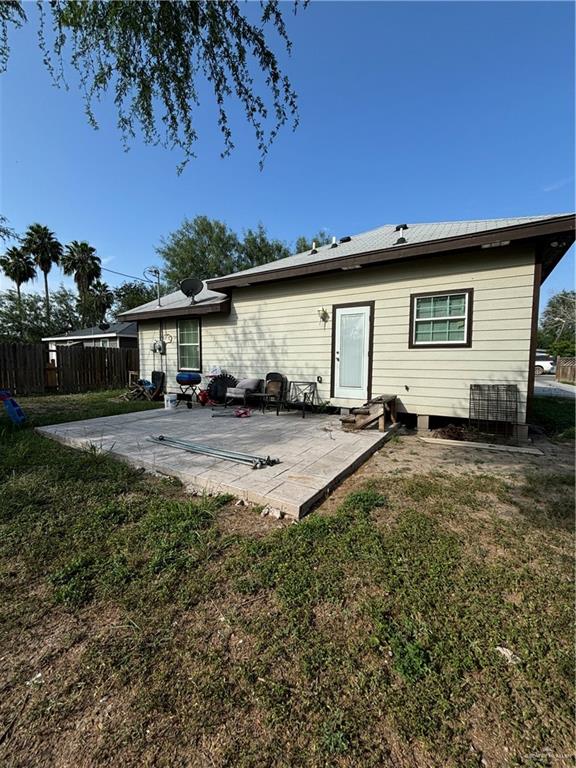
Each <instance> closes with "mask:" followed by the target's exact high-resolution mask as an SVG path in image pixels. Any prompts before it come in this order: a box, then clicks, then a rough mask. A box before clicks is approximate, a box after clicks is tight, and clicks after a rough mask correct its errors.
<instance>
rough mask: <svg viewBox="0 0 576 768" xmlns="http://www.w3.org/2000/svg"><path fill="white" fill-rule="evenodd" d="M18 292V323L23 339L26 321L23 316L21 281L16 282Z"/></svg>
mask: <svg viewBox="0 0 576 768" xmlns="http://www.w3.org/2000/svg"><path fill="white" fill-rule="evenodd" d="M16 293H17V295H18V324H19V326H20V340H21V341H23V338H22V337H23V336H24V321H23V318H22V290H21V288H20V283H16Z"/></svg>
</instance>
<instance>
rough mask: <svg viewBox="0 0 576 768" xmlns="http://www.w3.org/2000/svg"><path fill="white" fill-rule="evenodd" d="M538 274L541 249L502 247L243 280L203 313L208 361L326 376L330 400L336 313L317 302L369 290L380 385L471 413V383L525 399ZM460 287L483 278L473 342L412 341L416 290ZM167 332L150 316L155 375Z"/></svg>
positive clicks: (356, 298) (171, 362)
mask: <svg viewBox="0 0 576 768" xmlns="http://www.w3.org/2000/svg"><path fill="white" fill-rule="evenodd" d="M533 279H534V256H533V253H532V252H528V251H524V252H522V251H513V250H512V249H506V250H504V249H502V250H498V251H488V250H483V251H479V252H477V253H476V254H473V255H471V254H467V255H461V256H457V255H455V256H451V257H449V258H442V259H441V258H436V259H428V260H422V261H419V262H415V261H413V262H408V263H404V264H401V265H400V264H396V265H388V266H382V267H378V268H372V269H358V270H351V271H347V272H342V273H339V274H337V275H331V276H321V277H310V278H306V279H302V280H293V281H285V282H280V283H276V284H269V285H268V286H266V285H262V286H254V287H247V288H241V289H236V290H234V292H233V295H232V311H231V314H230V315H229V317H220V316H216V315H214V316H210V315H209V316H207V317H205V318H203V319H202V362H203V370H204V371H205V372H206V371H208V370H209V369H210V368H211V367H212V366H214V365H220V366H221V367H223V368H226V369H227V370H229V371H230V372H231V373H232V374H233V375H235V376H236V377H243V376H254V375H258V376H261V377H263V376H264V375H265V374H266V372H267V371H272V370H276V371H280V372H282V373H284V374H285V375H286V376H287V377H288V378H289V379H302V380H315V379H316V377H317V376H321V377H322V383H321V384H319V385H318V388H319V393H320V396H321V397H322V398H323V399H326V400H328V399H330V375H331V354H332V353H331V346H332V320H330V321H328V322H327V323H323V322H321V321H320V319H319V318H318V314H317V310H318V308H319V307H325V308H326V309H327V310H328V311H329V312H330V313H331V311H332V305H333V304H345V303H349V302H350V303H351V302H361V301H363V300H366V301H374V302H375V314H374V356H373V380H372V393H373V394H379V393H384V392H386V393H395V394H398V395H399V397H400V401H401V407H402V408H403V409H404V410H406V411H408V412H414V413H421V414H436V415H445V416H462V417H465V416H467V415H468V393H469V386H470V384H472V383H514V384H517V385H518V386H519V388H520V391H521V394H522V400H523V403H525V399H526V392H527V386H528V369H529V349H530V333H531V312H532V292H533ZM458 288H474V314H473V330H472V347H471V348H469V349H409V348H408V332H409V314H410V294H411V293H420V292H423V291H428V290H430V291H439V290H447V291H448V290H454V289H458ZM164 325H165V327H164V331H165V334H168V335H167V336H166V338H167V339H168V344H167V355H166V358H165V359H164V360H163V361H162V362H163V369H164V370H166V371H167V375H168V383H169V385H170V386H174V385H175V380H174V377H175V375H176V371H177V353H176V323H175V321H165V324H164ZM159 333H160V329H159V327H158V324H156V325H154V324H150V323H146V324H145V323H141V324H140V354H141V361H142V363H141V365H142V368H143V370H144V373H145V374H146V375H148V376H149V374H150V373H151V370H152V368H151V367H150V366H151V365H153V364H154V360H153V359H152V358H153V356H152V353H151V352H149V351H148V347H149V346H150V343H151V341H153V340H154V338H159ZM170 339H172V341H170ZM159 357H160V356H159V355H156V356H155V358H156V364H158V359H159ZM331 402H333V403H334V404H335V405H343V406H345V405H356V404H357V403H356V402H355V401H344V400H338V399H334V398H333V399H332V400H331Z"/></svg>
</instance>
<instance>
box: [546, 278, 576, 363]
mask: <svg viewBox="0 0 576 768" xmlns="http://www.w3.org/2000/svg"><path fill="white" fill-rule="evenodd" d="M538 346H539V347H542V348H544V349H546V350H548V351H549V352H551V353H552V354H553V355H559V356H561V357H574V355H575V354H576V291H560V292H559V293H556V294H554V296H552V297H551V298H550V300H549V301H548V303H547V305H546V308H545V309H544V312H543V313H542V316H541V318H540V328H539V329H538Z"/></svg>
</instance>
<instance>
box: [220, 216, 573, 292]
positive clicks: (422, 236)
mask: <svg viewBox="0 0 576 768" xmlns="http://www.w3.org/2000/svg"><path fill="white" fill-rule="evenodd" d="M398 224H402V225H403V224H404V222H399V223H398ZM398 224H386V225H384V226H383V227H378V228H377V229H372V230H370V231H368V232H364V233H362V234H359V235H353V236H352V237H350V239H349V241H348V242H341V241H337V245H336V247H334V246H332V245H323V246H321V247H319V248H317V252H316V253H312V252H311V251H304V252H303V253H297V254H295V255H293V256H287V257H286V258H284V259H279V260H278V261H273V262H270V263H268V264H263V265H262V266H259V267H253V268H251V269H244V270H242V271H241V272H235V273H233V274H230V275H226V276H224V277H216V278H213V279H211V280H209V281H208V285H209V286H210V287H211V288H227V287H231V286H234V285H249V284H252V283H256V282H263V281H267V280H279V279H282V278H284V277H297V276H302V275H304V274H310V273H314V272H325V271H329V270H331V269H332V270H333V269H342V268H347V267H348V266H363V265H368V264H377V263H379V262H381V261H397V260H401V259H404V258H409V257H411V256H423V255H433V254H438V253H443V252H445V251H448V250H461V249H464V248H468V247H475V248H477V247H479V246H481V245H484V247H488V246H489V245H490V244H491V241H507V240H521V239H528V238H533V237H539V236H545V235H549V234H551V235H554V234H559V233H568V234H569V233H572V235H573V233H574V214H552V215H546V216H525V217H521V218H506V219H484V220H479V221H443V222H436V223H427V224H410V223H407V228H406V229H403V230H401V231H398V230H397V227H398ZM344 234H346V233H344ZM492 234H494V235H495V237H492ZM400 237H403V238H405V240H406V242H405V243H397V241H398V239H399V238H400ZM572 242H573V236H572V240H571V241H570V242H567V247H569V246H570V245H571V243H572ZM565 250H566V249H564V250H563V251H562V252H561V254H560V256H561V255H562V254H563V253H564V252H565ZM362 257H364V258H362Z"/></svg>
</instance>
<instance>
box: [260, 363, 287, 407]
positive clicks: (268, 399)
mask: <svg viewBox="0 0 576 768" xmlns="http://www.w3.org/2000/svg"><path fill="white" fill-rule="evenodd" d="M286 384H287V382H286V377H285V376H283V375H282V374H281V373H276V372H274V371H272V372H271V373H267V374H266V378H265V379H264V389H263V391H262V392H259V393H256V394H252V395H251V398H252V399H254V400H258V401H259V402H261V403H262V413H266V408H268V406H269V405H276V406H278V403H282V402H283V401H284V400H285V399H286Z"/></svg>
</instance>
